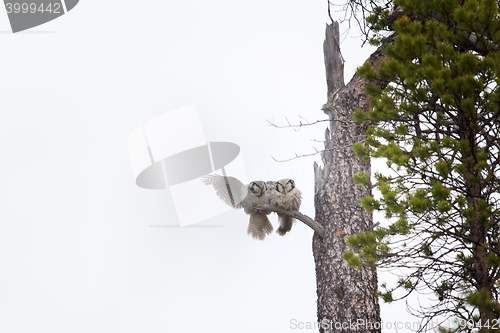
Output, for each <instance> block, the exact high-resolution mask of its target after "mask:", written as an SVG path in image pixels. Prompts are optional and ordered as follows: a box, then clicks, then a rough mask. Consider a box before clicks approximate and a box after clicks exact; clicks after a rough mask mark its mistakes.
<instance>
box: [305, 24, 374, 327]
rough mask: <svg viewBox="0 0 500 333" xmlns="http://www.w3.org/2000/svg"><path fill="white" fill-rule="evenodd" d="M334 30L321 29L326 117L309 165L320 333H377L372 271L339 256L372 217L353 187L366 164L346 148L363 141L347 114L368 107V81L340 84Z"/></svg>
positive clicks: (360, 189)
mask: <svg viewBox="0 0 500 333" xmlns="http://www.w3.org/2000/svg"><path fill="white" fill-rule="evenodd" d="M338 41H339V26H338V23H337V22H333V24H331V25H327V27H326V38H325V42H324V46H323V48H324V55H325V65H326V76H327V84H328V101H327V103H326V104H325V105H324V106H323V110H324V112H325V113H326V114H327V115H328V116H329V117H330V126H329V127H330V128H327V129H326V133H325V150H324V152H323V153H322V158H323V163H324V166H323V167H320V166H318V165H316V164H315V165H314V174H315V198H314V200H315V208H316V216H315V220H316V221H318V222H319V223H321V224H322V225H323V226H324V236H323V237H320V236H319V235H317V234H315V235H314V237H313V254H314V259H315V263H316V284H317V295H318V302H317V304H318V322H319V323H320V332H380V331H381V328H380V307H379V304H378V298H377V295H376V291H377V272H376V271H375V270H371V269H369V268H362V269H360V270H357V269H355V268H352V267H350V266H349V265H348V264H347V262H346V261H345V260H344V259H343V258H342V255H343V254H344V253H345V252H346V250H347V249H348V248H347V244H346V237H347V236H348V235H352V234H356V233H359V232H362V231H366V230H368V229H371V227H372V226H373V218H372V215H371V214H370V213H369V212H368V211H366V210H365V209H363V207H362V206H361V204H360V202H359V200H360V199H361V198H362V197H363V196H365V195H368V194H370V189H368V188H365V187H364V186H362V185H359V184H356V183H355V182H354V181H353V180H352V176H353V175H354V174H355V173H356V172H370V163H369V162H368V163H367V162H364V161H363V160H362V159H361V158H358V157H357V156H356V155H355V153H354V152H353V151H352V149H351V146H352V145H353V144H354V143H356V142H359V141H362V140H363V139H364V132H365V130H366V125H363V124H359V123H355V122H353V120H352V117H351V115H352V113H353V112H354V111H355V110H356V109H362V110H367V109H368V96H367V95H366V94H365V92H364V87H365V85H366V84H367V82H366V81H365V80H364V79H362V78H361V77H359V76H358V75H354V77H353V78H352V80H351V81H350V82H349V83H348V84H347V86H344V77H343V76H344V73H343V72H344V69H343V59H342V56H341V54H340V48H339V44H338ZM382 57H383V54H382V52H381V51H380V50H377V51H376V52H375V53H374V54H372V55H371V56H370V59H369V61H372V63H377V62H378V61H379V60H380V59H381V58H382Z"/></svg>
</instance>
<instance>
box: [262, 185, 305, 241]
mask: <svg viewBox="0 0 500 333" xmlns="http://www.w3.org/2000/svg"><path fill="white" fill-rule="evenodd" d="M275 189H276V191H275V192H274V195H273V196H272V197H271V200H270V202H271V205H274V206H278V207H279V208H282V209H286V210H299V208H300V202H301V200H302V193H300V191H299V189H297V188H296V187H295V182H294V181H293V180H292V179H282V180H278V181H277V182H276V187H275ZM278 219H279V221H280V226H279V228H278V230H277V231H276V232H277V233H278V234H280V235H281V236H283V235H285V234H286V233H287V232H288V231H290V230H291V229H292V225H293V222H294V218H293V217H291V216H287V215H283V214H279V213H278Z"/></svg>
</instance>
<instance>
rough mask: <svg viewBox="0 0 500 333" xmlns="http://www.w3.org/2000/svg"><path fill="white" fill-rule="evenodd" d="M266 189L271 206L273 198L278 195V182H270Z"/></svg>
mask: <svg viewBox="0 0 500 333" xmlns="http://www.w3.org/2000/svg"><path fill="white" fill-rule="evenodd" d="M266 187H267V191H266V193H267V198H268V199H269V204H270V205H271V204H272V203H271V201H272V198H273V197H274V195H275V194H276V182H275V181H274V180H268V181H267V182H266Z"/></svg>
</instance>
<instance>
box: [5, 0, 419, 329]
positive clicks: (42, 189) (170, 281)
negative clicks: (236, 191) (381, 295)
mask: <svg viewBox="0 0 500 333" xmlns="http://www.w3.org/2000/svg"><path fill="white" fill-rule="evenodd" d="M334 14H335V17H336V18H337V19H341V18H342V17H343V15H344V13H343V12H338V13H334ZM327 21H329V20H327V8H326V1H290V0H288V1H272V2H270V1H259V0H256V1H229V0H220V1H217V0H214V1H184V2H182V1H161V2H160V1H117V0H113V1H111V0H108V1H92V0H83V1H81V2H80V3H79V4H78V5H77V6H76V7H75V8H74V9H73V10H72V11H70V12H69V13H68V14H66V15H64V16H62V17H60V18H58V19H56V20H54V21H51V22H49V23H47V24H44V25H42V26H39V27H35V28H33V29H31V30H28V31H26V32H22V33H17V34H12V33H11V32H10V26H9V21H8V18H7V14H6V13H5V12H4V11H3V12H2V11H1V10H0V30H1V34H0V44H1V49H2V52H1V53H0V112H1V121H0V135H1V140H0V149H1V153H2V163H1V175H0V177H1V187H0V198H1V202H2V206H1V207H2V208H1V209H0V332H6V333H11V332H12V333H14V332H26V333H32V332H44V333H45V332H50V333H67V332H72V333H77V332H82V333H83V332H84V333H88V332H94V333H105V332H106V333H107V332H117V333H118V332H120V333H122V332H141V333H142V332H270V333H271V332H272V333H278V332H291V331H301V330H297V329H295V330H294V329H292V328H291V325H290V321H291V320H293V319H295V320H297V321H298V322H314V321H315V320H316V285H315V272H314V260H313V256H312V250H311V239H312V234H313V232H312V231H311V230H310V229H308V227H306V226H305V225H303V224H301V223H298V224H296V225H295V227H294V228H293V229H292V231H291V233H289V234H287V235H286V236H285V237H280V236H278V235H277V234H276V233H273V234H272V235H271V236H269V237H268V238H266V240H265V241H256V240H254V239H252V238H251V237H249V236H247V234H246V228H247V220H248V219H247V216H245V215H244V214H243V212H241V211H231V212H227V213H225V214H223V215H220V216H218V217H216V218H212V219H210V220H207V221H206V222H204V223H202V224H200V225H198V226H194V227H190V228H179V227H172V225H177V224H178V223H177V218H176V213H175V207H174V206H173V203H172V199H171V197H170V194H169V192H168V191H162V190H145V189H141V188H139V187H137V186H136V185H135V182H134V177H133V175H132V171H131V167H130V161H129V153H128V147H127V144H128V135H129V134H130V132H131V131H132V130H133V129H134V128H136V127H137V126H139V125H140V124H141V123H143V122H145V121H147V120H149V119H151V118H153V117H155V116H158V115H161V114H163V113H165V112H168V111H171V110H174V109H176V108H179V107H183V106H186V105H190V104H196V106H197V109H198V111H199V115H200V119H201V122H202V124H203V128H204V134H205V137H206V139H207V140H208V141H229V142H234V143H237V144H238V145H239V146H240V147H241V149H242V153H243V156H244V160H245V164H246V168H247V172H248V179H263V180H270V179H281V178H293V179H295V180H296V183H297V186H298V187H299V188H300V189H301V190H302V192H303V206H302V209H301V210H302V211H303V213H305V214H307V215H309V216H311V217H314V206H313V195H314V192H313V167H312V165H313V162H314V161H320V158H319V156H313V157H308V158H301V159H295V160H293V161H291V162H287V163H279V162H276V161H275V160H274V159H273V157H274V158H275V159H288V158H291V157H293V156H295V154H296V153H297V154H298V155H300V154H308V153H312V152H314V149H313V147H317V148H318V149H320V148H321V144H318V143H315V142H313V141H312V140H321V139H322V138H323V136H324V129H325V125H324V124H320V125H316V126H313V127H310V128H304V129H302V130H301V131H299V132H295V131H294V130H292V129H273V128H272V127H270V126H268V124H267V122H266V119H269V120H273V119H274V121H275V122H276V123H278V124H281V125H286V120H285V117H288V119H289V120H290V122H292V123H297V122H298V121H299V120H300V118H299V116H301V117H304V118H306V119H308V120H309V121H314V120H317V119H324V118H325V115H324V114H323V113H322V111H321V106H322V104H323V103H325V102H326V80H325V74H324V62H323V50H322V43H323V39H324V28H325V23H326V22H327ZM353 24H354V23H353ZM346 28H347V25H343V26H342V29H344V31H345V29H346ZM342 51H343V55H344V58H345V60H346V63H345V72H346V73H345V75H346V83H347V82H348V81H349V79H350V78H351V76H352V75H353V73H354V71H355V69H356V67H357V66H359V65H361V64H362V63H363V61H364V60H365V59H366V58H367V57H368V55H369V54H370V53H371V52H372V51H373V49H370V48H368V47H364V48H361V38H360V36H359V32H358V30H357V29H356V27H355V26H354V25H353V29H352V30H351V32H350V33H349V34H348V35H344V36H343V37H342ZM193 207H194V209H195V208H196V202H193ZM273 221H274V222H275V228H276V227H277V223H276V218H274V219H273ZM168 225H170V227H168ZM379 280H380V281H385V280H386V278H385V277H379ZM382 319H383V320H384V321H386V322H387V321H394V320H398V321H403V320H410V321H413V320H414V319H412V318H410V317H409V316H407V315H406V312H405V310H404V304H402V303H401V304H397V305H396V306H387V305H382ZM302 331H310V332H312V331H313V330H302ZM387 331H389V330H387Z"/></svg>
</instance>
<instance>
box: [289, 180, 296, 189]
mask: <svg viewBox="0 0 500 333" xmlns="http://www.w3.org/2000/svg"><path fill="white" fill-rule="evenodd" d="M288 183H289V184H290V187H291V188H292V189H294V188H295V182H294V181H293V179H290V180H289V181H288Z"/></svg>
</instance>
